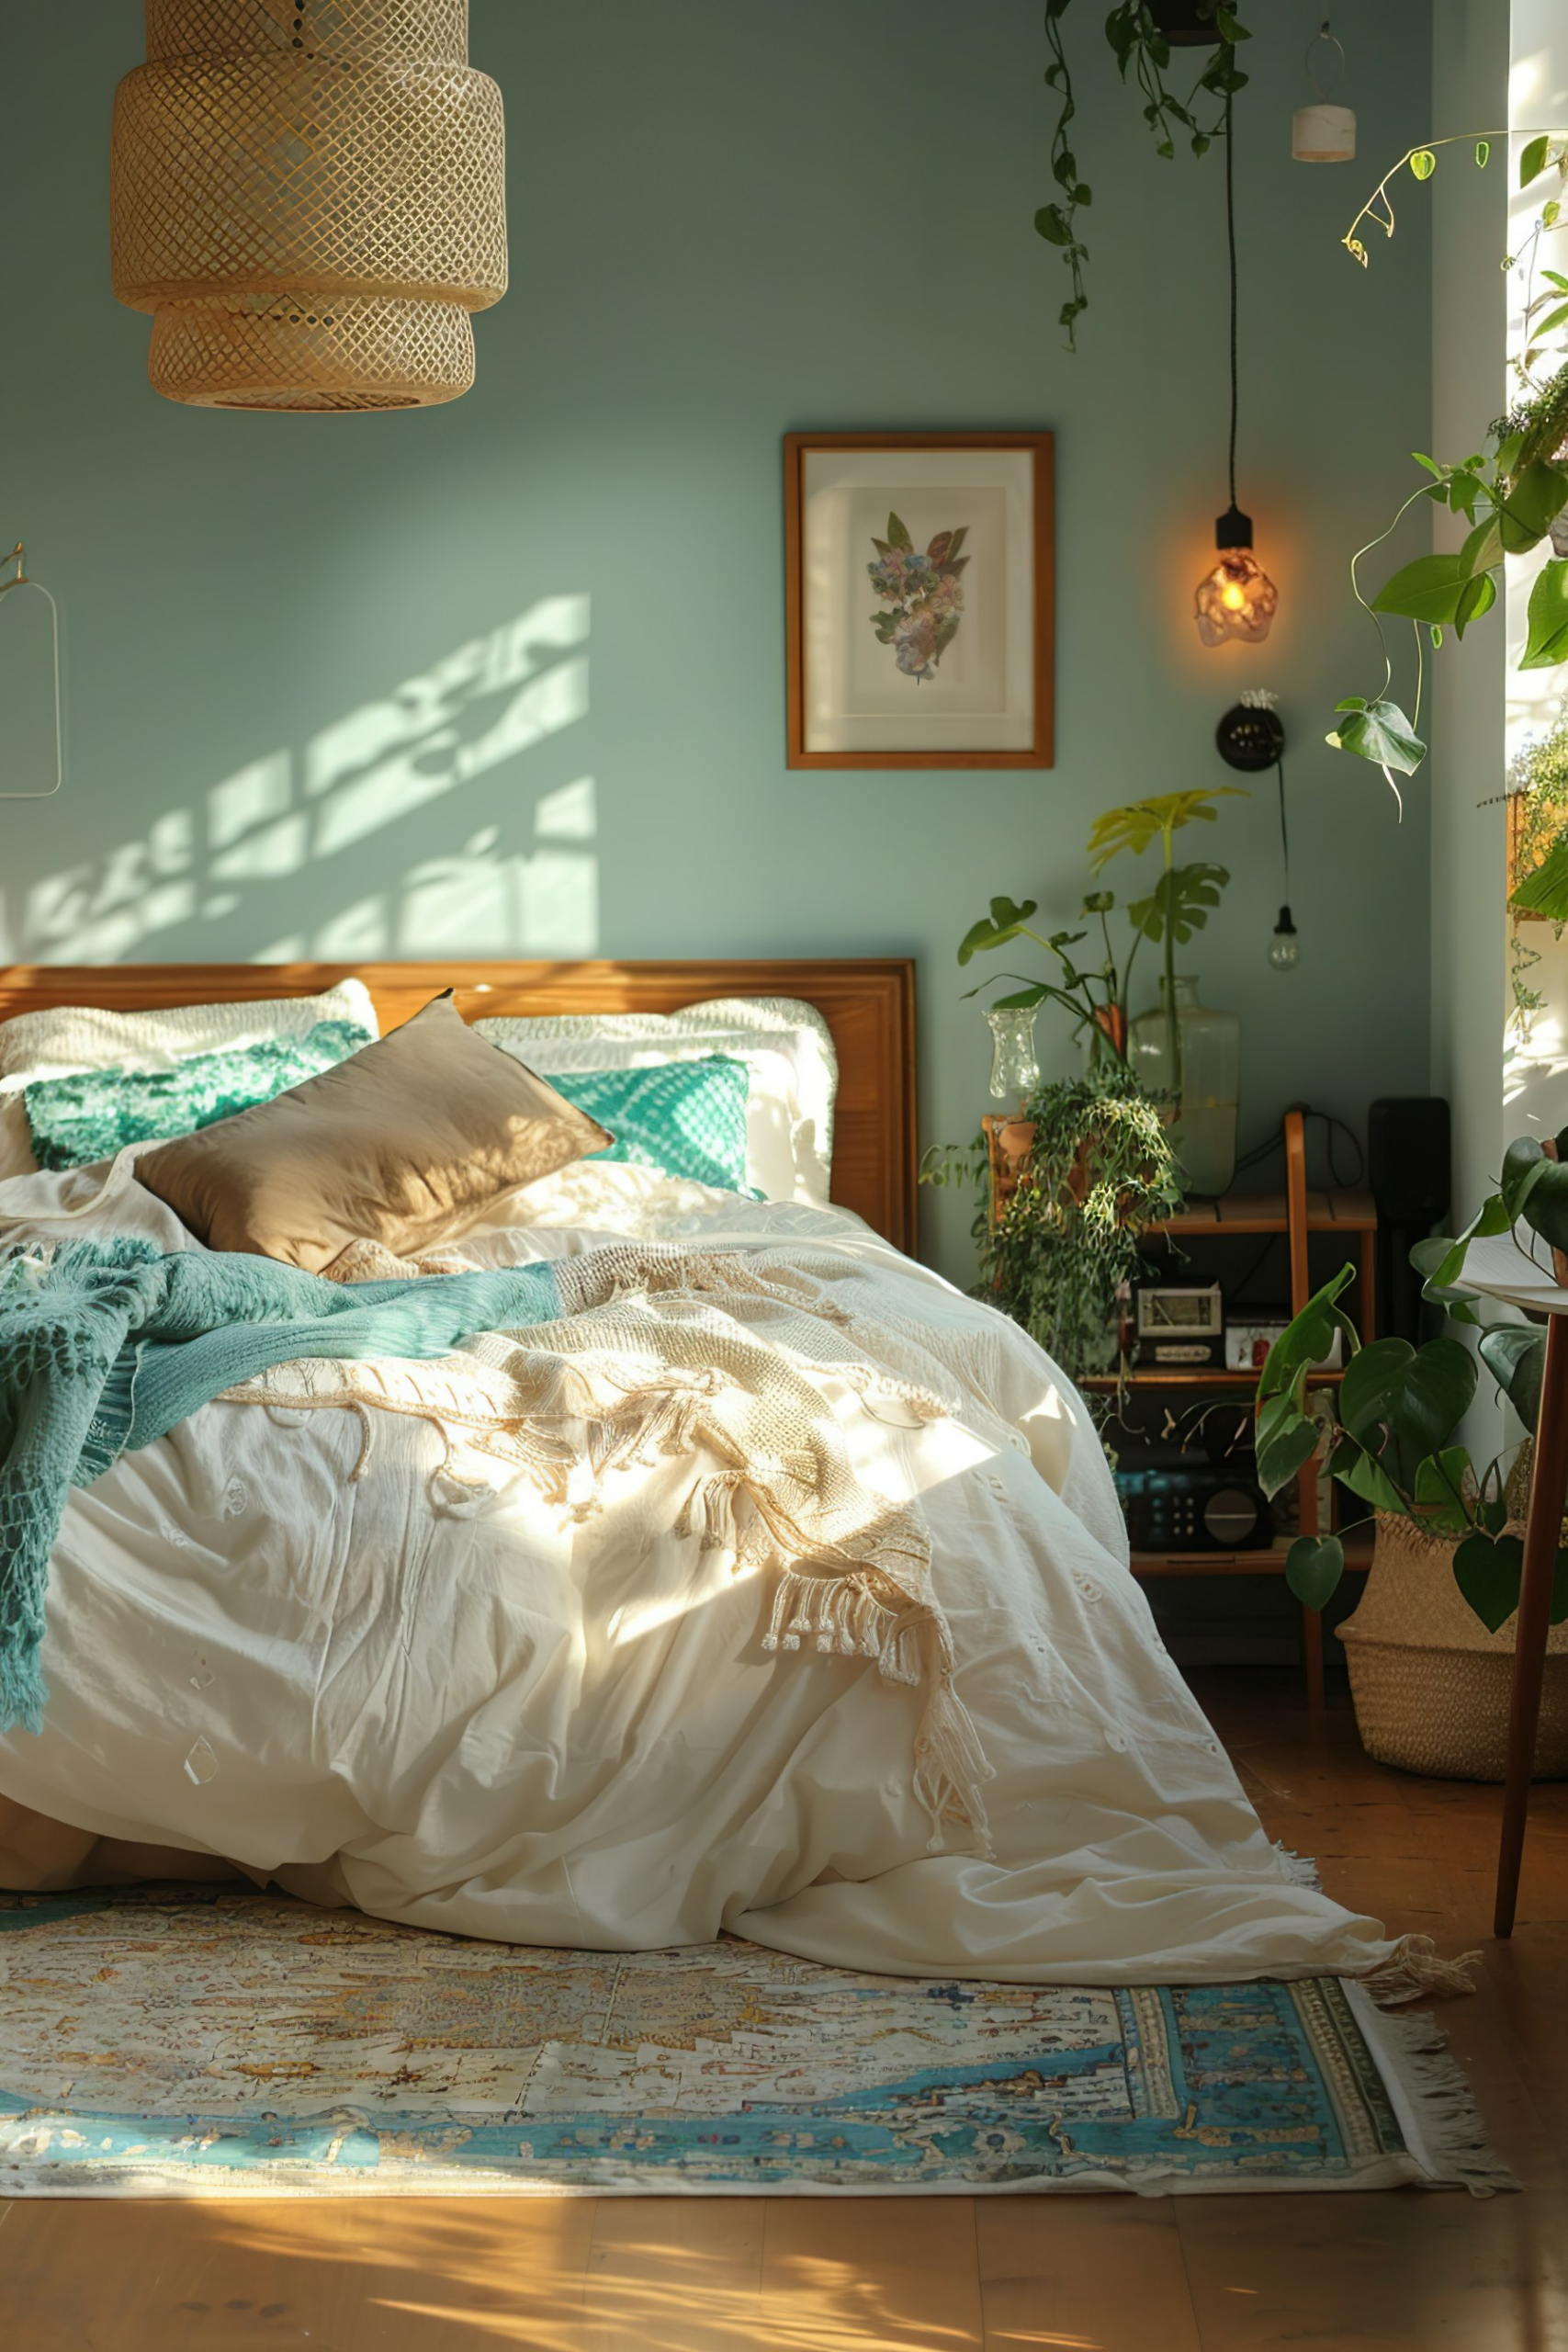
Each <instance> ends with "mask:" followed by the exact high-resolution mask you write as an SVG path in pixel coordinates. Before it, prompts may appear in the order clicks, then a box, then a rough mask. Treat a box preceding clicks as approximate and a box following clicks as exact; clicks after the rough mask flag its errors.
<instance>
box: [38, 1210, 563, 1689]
mask: <svg viewBox="0 0 1568 2352" xmlns="http://www.w3.org/2000/svg"><path fill="white" fill-rule="evenodd" d="M560 1312H561V1305H560V1295H559V1293H558V1290H557V1288H556V1281H555V1276H554V1275H553V1273H552V1272H550V1269H549V1268H548V1266H519V1267H510V1268H507V1269H505V1270H503V1271H498V1272H486V1273H472V1274H435V1275H424V1276H422V1277H419V1278H410V1279H408V1280H405V1281H399V1282H374V1283H330V1282H327V1281H325V1280H323V1278H322V1277H321V1275H320V1274H307V1273H302V1272H300V1271H299V1268H298V1267H295V1266H285V1265H280V1264H279V1263H278V1262H277V1261H276V1260H275V1259H271V1258H256V1257H247V1256H241V1255H231V1254H227V1253H224V1254H217V1253H213V1254H209V1253H207V1252H203V1251H195V1250H187V1251H178V1252H176V1253H175V1254H174V1255H172V1256H164V1254H162V1253H161V1252H160V1251H158V1250H154V1249H153V1248H152V1244H151V1243H150V1242H146V1241H134V1240H110V1241H78V1242H73V1243H71V1244H69V1245H67V1246H66V1247H64V1248H62V1249H61V1250H57V1251H56V1252H55V1253H54V1254H53V1255H52V1256H50V1257H42V1258H40V1257H39V1256H38V1255H33V1256H31V1257H29V1256H28V1254H27V1253H25V1252H18V1253H16V1254H14V1255H11V1256H9V1257H6V1258H4V1259H0V1731H9V1730H11V1729H12V1728H13V1727H14V1726H15V1725H16V1724H25V1725H26V1726H27V1728H28V1730H29V1731H37V1730H39V1728H40V1726H41V1724H42V1721H43V1709H44V1703H45V1702H46V1700H47V1699H48V1696H49V1693H48V1691H47V1690H46V1688H45V1686H44V1681H43V1677H42V1674H41V1672H40V1669H39V1650H40V1648H41V1646H42V1643H43V1629H44V1601H45V1594H46V1590H47V1587H48V1578H49V1557H50V1554H51V1551H52V1549H53V1547H54V1540H55V1537H56V1536H57V1535H58V1534H59V1532H60V1521H61V1518H62V1514H63V1512H64V1510H65V1500H66V1496H67V1494H68V1492H69V1490H70V1489H71V1487H73V1486H75V1487H86V1486H90V1485H91V1484H92V1482H93V1480H94V1479H95V1478H97V1477H101V1476H102V1475H103V1473H104V1472H105V1471H106V1470H107V1468H108V1467H109V1465H110V1464H111V1463H113V1462H115V1461H117V1460H118V1457H119V1455H120V1454H121V1453H125V1452H127V1451H129V1450H131V1449H134V1448H135V1447H137V1446H143V1445H151V1444H152V1441H153V1439H154V1438H159V1437H163V1436H164V1433H165V1432H166V1431H167V1430H172V1429H173V1428H174V1426H175V1423H176V1421H182V1420H184V1419H185V1418H186V1415H187V1414H189V1413H194V1412H195V1410H196V1409H197V1406H198V1405H205V1404H206V1403H207V1402H208V1401H209V1399H210V1398H211V1397H217V1396H219V1395H220V1394H221V1392H222V1391H223V1390H224V1389H225V1388H231V1387H233V1386H234V1385H235V1384H236V1383H237V1382H239V1381H242V1380H249V1379H250V1378H251V1377H252V1375H253V1374H255V1373H258V1372H265V1371H266V1370H267V1368H268V1366H269V1365H272V1364H275V1363H289V1362H291V1361H292V1360H293V1359H294V1358H296V1357H298V1356H378V1355H386V1356H436V1355H442V1354H444V1353H445V1352H446V1350H447V1349H449V1348H452V1347H455V1346H456V1345H457V1342H458V1340H463V1339H467V1338H468V1337H469V1336H470V1335H471V1334H472V1333H473V1332H475V1331H495V1330H502V1331H504V1330H512V1329H516V1328H517V1327H518V1326H520V1325H525V1324H530V1323H544V1322H550V1321H553V1320H554V1319H555V1318H556V1317H558V1315H559V1314H560Z"/></svg>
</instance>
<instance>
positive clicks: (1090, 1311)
mask: <svg viewBox="0 0 1568 2352" xmlns="http://www.w3.org/2000/svg"><path fill="white" fill-rule="evenodd" d="M1019 1117H1020V1119H1021V1120H1028V1121H1029V1122H1031V1123H1032V1126H1033V1129H1034V1138H1033V1143H1032V1147H1031V1149H1030V1154H1029V1158H1028V1159H1027V1161H1026V1162H1025V1163H1024V1165H1023V1167H1022V1169H1021V1172H1020V1176H1019V1181H1018V1184H1017V1188H1016V1190H1015V1191H1014V1192H1013V1193H1012V1195H1011V1197H1010V1200H1009V1201H1008V1203H1007V1204H1006V1206H1005V1207H1004V1208H1003V1210H1002V1212H1001V1214H1000V1216H998V1219H997V1221H996V1223H995V1224H994V1225H993V1224H992V1222H991V1217H990V1213H989V1204H988V1198H987V1188H986V1183H985V1180H986V1177H987V1171H988V1161H987V1150H986V1143H985V1138H984V1136H976V1140H975V1142H974V1143H973V1144H972V1145H970V1146H969V1147H967V1148H953V1147H951V1146H937V1147H935V1148H933V1149H932V1150H931V1151H930V1152H928V1153H927V1155H926V1158H925V1160H924V1162H923V1164H922V1166H921V1170H920V1178H921V1182H923V1183H927V1184H936V1185H959V1186H967V1185H971V1184H978V1185H979V1186H980V1188H981V1201H980V1206H979V1209H978V1212H977V1214H976V1219H975V1225H974V1237H975V1240H976V1245H977V1251H978V1257H979V1269H980V1279H979V1281H978V1282H977V1283H976V1286H975V1292H974V1295H975V1296H976V1298H984V1299H986V1300H987V1301H988V1303H989V1304H990V1305H991V1306H999V1307H1000V1308H1001V1309H1002V1310H1003V1312H1004V1313H1005V1314H1008V1315H1010V1316H1011V1317H1013V1319H1014V1321H1015V1322H1018V1323H1021V1324H1022V1326H1023V1328H1024V1329H1025V1330H1026V1331H1027V1332H1028V1333H1029V1335H1030V1337H1031V1338H1032V1339H1033V1340H1037V1341H1038V1343H1039V1345H1040V1346H1041V1347H1043V1349H1044V1350H1045V1352H1046V1354H1047V1355H1049V1356H1052V1357H1054V1358H1055V1362H1056V1363H1058V1364H1060V1366H1061V1368H1062V1370H1063V1371H1064V1372H1065V1373H1066V1374H1067V1377H1068V1378H1069V1379H1070V1380H1078V1379H1081V1378H1082V1377H1083V1376H1084V1375H1085V1374H1090V1373H1103V1372H1107V1371H1109V1370H1111V1368H1112V1366H1113V1365H1114V1364H1115V1363H1116V1360H1117V1354H1118V1335H1119V1329H1120V1318H1119V1308H1118V1293H1119V1291H1120V1289H1121V1287H1122V1283H1127V1282H1130V1281H1131V1280H1132V1278H1133V1276H1134V1273H1135V1272H1137V1269H1138V1263H1139V1258H1138V1237H1139V1235H1140V1234H1141V1233H1142V1232H1143V1231H1144V1230H1145V1227H1148V1226H1150V1225H1153V1224H1156V1223H1157V1222H1158V1221H1159V1220H1160V1219H1162V1218H1164V1217H1168V1216H1171V1215H1172V1214H1173V1213H1174V1212H1175V1211H1176V1210H1177V1209H1179V1207H1180V1205H1181V1184H1180V1179H1179V1174H1178V1170H1177V1166H1176V1160H1175V1157H1174V1154H1173V1153H1172V1151H1171V1148H1170V1136H1169V1131H1168V1128H1167V1127H1166V1125H1164V1123H1163V1121H1162V1120H1161V1117H1160V1114H1159V1111H1158V1110H1157V1108H1156V1105H1155V1104H1154V1103H1151V1102H1150V1101H1149V1100H1148V1098H1147V1096H1146V1095H1145V1093H1144V1091H1143V1090H1142V1089H1141V1087H1140V1086H1139V1084H1138V1082H1137V1080H1136V1079H1135V1078H1134V1076H1133V1075H1132V1073H1131V1071H1129V1070H1128V1069H1125V1068H1123V1067H1122V1066H1120V1065H1115V1064H1101V1065H1100V1066H1099V1067H1098V1068H1096V1069H1090V1070H1088V1071H1086V1072H1084V1074H1083V1075H1082V1076H1081V1077H1077V1078H1066V1079H1054V1080H1046V1081H1045V1082H1044V1083H1043V1084H1042V1085H1040V1086H1038V1087H1037V1088H1036V1089H1035V1090H1034V1091H1033V1093H1032V1094H1031V1095H1029V1096H1028V1097H1027V1099H1026V1100H1025V1101H1024V1102H1023V1103H1022V1104H1021V1106H1020V1110H1019Z"/></svg>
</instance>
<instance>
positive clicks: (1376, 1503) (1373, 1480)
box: [1334, 1441, 1404, 1511]
mask: <svg viewBox="0 0 1568 2352" xmlns="http://www.w3.org/2000/svg"><path fill="white" fill-rule="evenodd" d="M1334 1475H1335V1476H1336V1477H1337V1479H1338V1481H1339V1483H1340V1485H1341V1486H1342V1487H1349V1489H1350V1492H1351V1493H1352V1494H1353V1495H1359V1497H1360V1498H1361V1500H1362V1501H1363V1502H1364V1503H1371V1507H1372V1509H1373V1510H1394V1511H1402V1510H1404V1497H1403V1496H1402V1495H1401V1494H1400V1491H1399V1489H1398V1487H1396V1486H1395V1485H1394V1484H1393V1480H1392V1479H1391V1478H1390V1476H1389V1475H1388V1473H1387V1471H1386V1470H1384V1469H1382V1466H1381V1465H1380V1464H1378V1463H1377V1462H1375V1461H1374V1460H1373V1458H1372V1456H1371V1454H1370V1453H1366V1452H1365V1451H1364V1450H1363V1449H1362V1448H1361V1447H1360V1446H1359V1445H1357V1444H1355V1443H1353V1442H1348V1441H1347V1442H1342V1443H1341V1444H1340V1445H1339V1446H1338V1447H1337V1448H1336V1451H1335V1455H1334Z"/></svg>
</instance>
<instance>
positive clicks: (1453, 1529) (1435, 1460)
mask: <svg viewBox="0 0 1568 2352" xmlns="http://www.w3.org/2000/svg"><path fill="white" fill-rule="evenodd" d="M1473 1480H1474V1474H1473V1471H1472V1465H1471V1459H1470V1455H1469V1453H1467V1452H1466V1450H1465V1448H1464V1447H1463V1446H1462V1445H1447V1446H1445V1447H1444V1448H1443V1450H1442V1452H1441V1453H1429V1454H1428V1455H1427V1458H1426V1460H1425V1461H1424V1462H1418V1463H1417V1464H1416V1501H1417V1502H1418V1503H1420V1504H1421V1505H1422V1507H1423V1509H1424V1510H1425V1512H1426V1514H1427V1525H1428V1526H1429V1527H1435V1528H1438V1530H1440V1531H1441V1532H1442V1533H1443V1534H1445V1535H1458V1534H1460V1533H1461V1531H1462V1530H1463V1529H1465V1528H1466V1527H1468V1526H1469V1524H1470V1521H1469V1519H1468V1518H1467V1516H1466V1514H1465V1507H1464V1496H1465V1490H1466V1487H1467V1485H1469V1486H1473Z"/></svg>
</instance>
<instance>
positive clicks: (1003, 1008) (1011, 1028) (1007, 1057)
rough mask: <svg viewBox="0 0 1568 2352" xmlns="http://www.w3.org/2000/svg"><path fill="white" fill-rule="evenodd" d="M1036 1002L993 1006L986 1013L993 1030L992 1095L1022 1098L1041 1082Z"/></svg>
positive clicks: (1003, 1099) (999, 1099) (1003, 1098)
mask: <svg viewBox="0 0 1568 2352" xmlns="http://www.w3.org/2000/svg"><path fill="white" fill-rule="evenodd" d="M1038 1011H1039V1008H1038V1006H1036V1005H1028V1006H1021V1005H993V1006H992V1007H991V1009H990V1011H989V1012H987V1015H986V1020H987V1023H988V1024H989V1027H990V1032H991V1096H992V1099H993V1101H995V1102H998V1103H1006V1102H1009V1101H1010V1100H1012V1099H1014V1098H1017V1099H1018V1100H1020V1101H1021V1100H1022V1098H1023V1097H1024V1096H1025V1095H1027V1094H1032V1093H1033V1091H1034V1090H1035V1088H1036V1087H1037V1086H1038V1085H1039V1083H1040V1063H1039V1059H1038V1057H1037V1056H1036V1054H1035V1051H1034V1023H1035V1018H1036V1015H1037V1013H1038Z"/></svg>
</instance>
